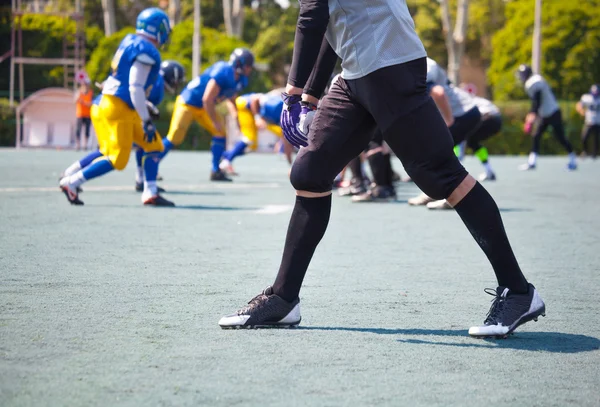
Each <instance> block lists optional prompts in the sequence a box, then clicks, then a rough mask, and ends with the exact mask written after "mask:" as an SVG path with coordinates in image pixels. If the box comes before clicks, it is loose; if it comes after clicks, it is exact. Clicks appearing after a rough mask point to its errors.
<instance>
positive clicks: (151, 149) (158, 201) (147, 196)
mask: <svg viewBox="0 0 600 407" xmlns="http://www.w3.org/2000/svg"><path fill="white" fill-rule="evenodd" d="M133 137H134V138H133V140H134V143H135V144H136V145H137V146H139V147H140V149H141V150H142V151H143V156H142V168H143V170H144V175H143V176H144V188H143V192H142V203H143V204H144V205H152V206H174V205H175V204H174V203H173V202H171V201H168V200H166V199H164V198H163V197H162V196H161V195H160V188H159V187H158V185H157V184H156V179H157V177H158V165H159V163H160V155H161V153H162V152H163V149H164V144H163V142H162V138H161V137H160V134H158V132H157V133H156V137H155V138H154V140H152V141H151V142H148V141H146V139H145V136H144V131H143V129H142V128H141V127H139V128H136V129H135V131H134V136H133Z"/></svg>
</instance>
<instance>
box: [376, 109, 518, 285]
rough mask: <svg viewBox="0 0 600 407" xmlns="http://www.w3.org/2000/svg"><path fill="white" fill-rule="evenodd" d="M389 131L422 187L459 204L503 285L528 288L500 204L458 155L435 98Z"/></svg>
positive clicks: (388, 136) (456, 206) (396, 149)
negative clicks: (473, 175)
mask: <svg viewBox="0 0 600 407" xmlns="http://www.w3.org/2000/svg"><path fill="white" fill-rule="evenodd" d="M384 136H385V139H386V141H387V142H388V144H389V145H390V147H391V148H392V150H393V151H394V152H395V153H396V155H397V156H398V157H399V158H400V160H401V161H402V163H403V164H404V168H405V169H406V171H407V172H408V174H409V175H410V176H411V178H412V179H413V181H414V182H415V183H416V184H417V186H419V188H421V190H422V191H423V192H425V193H426V194H427V195H429V196H431V197H433V198H436V199H446V200H447V201H448V203H449V204H450V205H452V206H453V207H454V209H455V210H456V212H457V213H458V214H459V216H460V217H461V219H462V220H463V222H464V223H465V225H466V226H467V228H468V229H469V231H470V232H471V234H472V235H473V237H474V238H475V240H476V242H477V243H478V244H479V246H480V247H481V249H482V250H483V252H484V253H485V254H486V256H487V257H488V259H489V261H490V263H491V264H492V267H493V269H494V272H495V273H496V277H497V279H498V284H499V285H500V286H503V287H507V288H509V289H510V290H513V291H515V292H517V293H526V292H528V290H529V286H528V283H527V280H526V279H525V277H524V276H523V273H522V272H521V269H520V267H519V264H518V263H517V260H516V258H515V256H514V254H513V251H512V248H511V246H510V243H509V241H508V238H507V236H506V232H505V230H504V225H503V223H502V218H501V216H500V212H499V210H498V207H497V205H496V203H495V202H494V199H493V198H492V197H491V196H490V194H489V193H488V192H487V191H486V190H485V188H483V186H481V184H479V183H478V182H477V181H475V179H474V178H473V177H471V176H470V175H469V174H468V173H467V171H466V170H465V169H464V167H463V166H462V165H461V164H460V162H459V161H458V158H457V157H456V156H455V155H454V152H453V140H452V137H451V135H450V134H449V131H448V128H447V126H446V124H445V122H444V120H443V119H442V116H441V114H440V113H439V111H438V110H437V108H436V106H435V104H434V103H433V101H431V100H429V101H427V102H426V103H425V104H424V105H421V106H420V107H419V108H417V109H416V110H414V111H413V112H412V113H410V114H409V115H407V116H405V117H402V118H400V119H398V120H397V121H396V122H395V123H394V124H393V125H392V126H390V128H389V129H388V130H386V131H384Z"/></svg>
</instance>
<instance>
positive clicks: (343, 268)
mask: <svg viewBox="0 0 600 407" xmlns="http://www.w3.org/2000/svg"><path fill="white" fill-rule="evenodd" d="M80 155H81V154H77V153H75V152H55V151H14V150H0V175H1V176H0V248H1V249H0V279H1V284H0V405H1V406H46V405H48V406H122V405H123V406H159V405H160V406H162V405H165V406H171V405H173V406H175V405H176V406H182V405H187V406H198V405H206V406H216V405H219V406H234V405H238V406H255V405H256V406H258V405H260V406H265V405H266V406H269V405H281V406H307V405H314V406H337V405H349V406H363V405H390V406H450V405H453V406H489V405H512V406H567V405H572V406H598V405H600V390H599V388H600V351H599V349H600V339H599V338H600V324H599V322H600V318H599V317H598V316H599V315H600V305H599V301H598V292H599V288H600V220H599V219H600V212H599V209H600V204H599V202H600V161H597V162H592V161H590V160H587V161H584V162H583V163H582V164H581V166H580V169H579V170H578V171H576V172H574V173H568V172H566V171H564V169H563V168H564V165H565V164H566V158H565V157H558V158H542V159H541V160H540V162H539V167H538V170H537V171H535V172H530V173H522V172H519V171H518V170H517V169H516V168H517V165H518V164H519V163H522V162H523V160H524V158H523V157H520V158H498V157H492V164H493V165H494V167H495V169H496V172H497V175H498V181H497V182H496V183H493V184H487V185H486V187H488V188H489V190H490V191H491V193H492V194H493V195H494V197H495V198H496V200H497V202H498V205H499V207H500V208H501V211H502V215H503V217H504V221H505V226H506V229H507V231H508V235H509V237H510V238H511V241H512V244H513V247H514V249H515V252H516V254H517V257H518V258H519V260H520V262H521V265H522V267H523V269H524V271H525V274H526V276H527V277H528V278H529V280H530V281H531V282H532V283H534V284H535V285H536V286H537V287H538V289H539V290H540V293H541V295H542V297H543V298H544V300H545V301H546V306H547V317H546V318H541V319H540V321H539V322H538V323H533V322H531V323H529V324H527V325H525V326H523V327H522V328H521V329H520V330H518V331H517V333H516V334H515V335H514V336H512V337H510V338H509V339H506V340H475V339H471V338H469V337H468V335H467V329H468V327H469V326H470V325H472V324H476V323H481V322H482V321H483V319H484V318H485V315H486V313H487V311H488V307H489V305H490V302H489V301H490V300H491V299H492V297H491V296H488V295H486V294H485V293H484V292H483V289H484V288H485V287H494V285H495V281H494V275H493V272H492V270H491V267H490V266H489V264H488V263H487V260H486V258H485V256H484V255H483V253H482V252H480V250H479V248H478V247H477V245H476V244H475V242H474V241H473V240H472V238H471V237H470V235H469V233H468V231H467V230H466V229H465V228H464V227H463V225H462V223H461V221H460V218H459V217H458V216H457V215H456V214H455V213H454V212H453V211H444V212H432V211H428V210H427V209H424V208H413V207H409V206H408V205H407V204H406V199H408V198H409V197H412V196H414V195H416V194H417V193H418V191H417V189H416V187H415V186H414V185H413V184H402V185H400V186H399V188H398V193H399V196H398V199H399V202H397V203H389V204H356V203H351V202H350V200H349V199H345V198H340V197H337V196H336V197H335V199H334V204H333V210H332V216H331V222H330V225H329V229H328V231H327V234H326V235H325V238H324V239H323V242H322V243H321V245H320V246H319V248H318V249H317V252H316V254H315V257H314V259H313V262H312V264H311V268H310V269H309V272H308V274H307V278H306V281H305V286H304V289H303V291H302V293H301V299H302V303H301V306H302V316H303V319H302V323H301V326H300V328H297V329H293V330H260V331H223V330H221V329H220V328H219V327H218V325H217V321H218V320H219V318H220V317H221V316H222V315H224V314H227V313H231V312H233V311H235V310H236V309H237V308H239V307H240V306H241V305H243V304H245V303H246V302H247V301H248V300H250V299H251V298H252V297H253V296H254V295H256V294H258V293H259V292H260V291H261V290H262V289H263V288H264V287H265V286H267V285H269V284H271V283H272V282H273V279H274V276H275V274H276V272H277V268H278V264H279V260H280V256H281V250H282V247H283V239H284V236H285V233H286V229H287V223H288V220H289V216H290V212H291V208H292V205H293V203H294V195H293V190H292V188H291V186H290V185H289V182H288V180H287V171H288V167H287V164H286V163H285V162H284V161H283V160H282V159H280V158H279V157H276V156H272V155H254V156H248V157H242V158H241V159H240V160H239V161H238V162H236V164H237V165H236V169H237V170H238V171H239V172H240V173H241V176H240V177H238V178H237V179H236V180H235V182H234V183H233V184H231V185H223V184H218V185H216V184H212V183H209V182H208V181H207V179H208V168H209V155H208V154H206V153H183V152H174V153H172V154H171V155H170V156H169V157H168V158H167V159H166V160H165V162H164V165H163V166H162V168H161V173H162V175H163V176H164V178H165V181H164V182H163V183H162V185H163V186H164V187H165V188H167V190H168V193H167V194H166V195H165V197H167V198H169V199H172V200H174V201H175V203H176V204H177V205H178V207H176V208H146V207H142V205H141V203H140V196H139V194H137V193H135V192H134V191H133V173H134V168H133V167H134V164H133V159H132V160H131V163H130V167H129V168H127V169H126V170H125V171H124V172H123V173H113V174H109V175H108V176H106V177H104V178H101V179H98V180H94V181H92V182H90V183H88V184H85V185H84V190H85V192H84V193H83V194H82V195H81V199H82V200H83V201H84V202H85V206H83V207H72V206H70V205H69V204H68V203H67V201H66V199H65V197H64V196H63V195H62V194H61V193H60V192H59V191H58V187H57V178H58V175H59V173H60V172H61V171H62V170H63V169H64V168H66V167H67V166H68V165H69V164H70V163H71V162H72V161H74V160H75V159H76V158H79V157H80ZM396 164H398V167H399V163H397V162H396ZM465 164H466V166H467V168H468V169H469V170H471V171H473V173H475V174H478V173H479V171H480V165H479V164H478V163H477V162H476V161H475V160H474V159H467V161H466V163H465Z"/></svg>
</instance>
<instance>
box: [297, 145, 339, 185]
mask: <svg viewBox="0 0 600 407" xmlns="http://www.w3.org/2000/svg"><path fill="white" fill-rule="evenodd" d="M305 156H306V154H304V157H299V159H296V161H294V164H293V165H292V170H291V173H290V182H291V183H292V186H293V187H294V189H295V190H296V191H308V192H317V193H318V192H329V191H331V188H332V185H333V178H331V179H329V178H330V177H328V176H326V175H325V174H326V171H324V169H323V168H321V166H319V165H313V164H314V163H313V164H311V163H310V162H309V161H310V160H308V159H303V158H306V157H305ZM334 177H335V176H334Z"/></svg>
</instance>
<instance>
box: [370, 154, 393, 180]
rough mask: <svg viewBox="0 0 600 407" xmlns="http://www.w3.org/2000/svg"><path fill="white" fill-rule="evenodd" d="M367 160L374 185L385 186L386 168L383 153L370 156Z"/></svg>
mask: <svg viewBox="0 0 600 407" xmlns="http://www.w3.org/2000/svg"><path fill="white" fill-rule="evenodd" d="M368 160H369V165H370V166H371V172H372V173H373V180H374V181H375V184H377V185H380V186H387V185H388V184H387V183H386V182H387V177H386V175H387V174H386V171H387V168H386V162H385V157H384V156H383V153H380V152H379V153H374V154H371V155H370V156H369V158H368Z"/></svg>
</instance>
